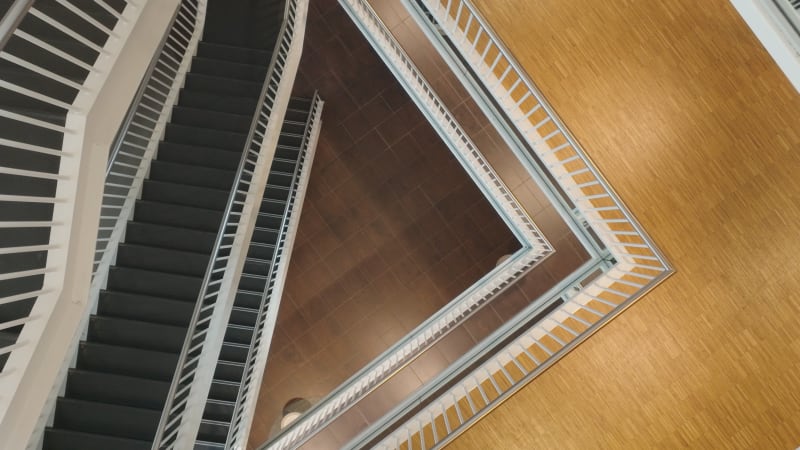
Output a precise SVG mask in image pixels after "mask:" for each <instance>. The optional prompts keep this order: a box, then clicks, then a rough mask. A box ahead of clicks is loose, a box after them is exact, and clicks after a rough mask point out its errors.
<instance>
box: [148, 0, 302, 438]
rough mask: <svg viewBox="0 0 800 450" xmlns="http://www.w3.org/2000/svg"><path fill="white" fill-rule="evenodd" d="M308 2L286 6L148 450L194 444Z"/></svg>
mask: <svg viewBox="0 0 800 450" xmlns="http://www.w3.org/2000/svg"><path fill="white" fill-rule="evenodd" d="M307 9H308V1H307V0H288V1H287V2H286V9H285V12H284V20H283V24H282V25H281V29H280V31H279V33H278V41H277V44H276V46H275V51H274V52H273V53H272V58H271V60H270V62H269V66H268V69H267V73H266V77H265V81H264V85H263V88H262V90H261V94H260V96H259V100H258V103H257V105H259V106H258V110H257V111H255V114H254V117H253V122H252V124H251V127H250V132H249V134H248V137H247V140H246V144H245V148H244V151H243V153H242V159H241V161H240V163H239V168H238V170H237V171H236V176H235V178H234V182H233V189H232V190H231V194H230V196H229V198H228V203H227V205H226V207H225V212H224V214H223V220H222V225H221V227H220V230H219V233H218V234H217V238H216V241H215V244H214V250H213V252H212V256H211V260H210V263H209V265H208V269H207V270H206V274H205V276H204V278H203V283H202V285H201V289H200V295H199V297H198V300H197V304H196V306H195V310H194V313H193V315H192V319H191V322H190V323H189V329H188V332H187V335H186V341H185V343H184V346H183V350H182V351H181V354H180V357H179V359H178V365H177V370H176V372H175V376H174V377H173V380H172V385H171V387H170V390H169V394H168V396H167V400H166V405H165V407H164V412H163V414H162V416H161V421H160V423H159V426H158V431H157V433H156V437H155V440H154V443H153V449H164V448H189V447H191V446H192V445H193V442H194V441H195V438H196V437H197V432H198V428H199V425H200V420H201V416H202V413H203V408H204V406H205V402H206V397H207V396H208V392H209V388H210V386H211V380H212V375H213V372H214V368H215V366H216V362H217V358H218V356H219V351H220V348H221V346H222V340H223V334H224V330H225V324H226V322H227V320H228V317H229V316H230V311H231V308H232V306H233V300H234V296H235V289H236V286H235V282H236V281H237V280H238V279H239V275H240V274H241V271H242V265H243V263H244V257H245V251H246V248H247V245H248V242H249V241H250V238H251V236H252V233H253V227H254V225H255V219H256V214H257V213H258V208H259V205H260V202H261V198H262V196H263V193H264V187H265V184H266V179H267V172H268V171H269V166H270V163H271V159H272V154H274V149H275V146H276V144H277V139H278V135H279V131H280V127H281V125H282V122H283V116H284V114H285V112H286V107H287V105H288V102H289V95H290V92H291V87H292V84H293V83H294V76H295V74H296V71H297V65H298V63H299V57H300V52H301V51H302V43H303V34H304V32H305V20H306V13H307Z"/></svg>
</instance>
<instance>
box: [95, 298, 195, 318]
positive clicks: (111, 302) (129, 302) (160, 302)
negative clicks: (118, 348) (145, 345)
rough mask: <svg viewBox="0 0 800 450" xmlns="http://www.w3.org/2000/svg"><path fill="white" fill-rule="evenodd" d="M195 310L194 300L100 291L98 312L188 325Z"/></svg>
mask: <svg viewBox="0 0 800 450" xmlns="http://www.w3.org/2000/svg"><path fill="white" fill-rule="evenodd" d="M193 312H194V304H193V303H192V302H187V301H180V300H171V299H168V298H160V297H151V296H146V295H137V294H128V293H125V292H111V291H105V290H103V291H100V299H99V301H98V304H97V314H100V315H103V316H107V317H118V318H122V319H129V320H142V321H144V320H147V321H150V322H152V323H160V324H165V325H174V326H181V327H187V326H189V321H190V320H191V317H192V313H193Z"/></svg>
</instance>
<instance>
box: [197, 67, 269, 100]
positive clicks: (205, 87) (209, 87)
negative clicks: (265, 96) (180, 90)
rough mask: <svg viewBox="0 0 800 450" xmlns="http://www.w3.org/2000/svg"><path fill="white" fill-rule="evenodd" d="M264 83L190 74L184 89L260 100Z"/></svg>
mask: <svg viewBox="0 0 800 450" xmlns="http://www.w3.org/2000/svg"><path fill="white" fill-rule="evenodd" d="M262 86H263V83H254V82H252V81H244V80H231V79H228V78H223V77H215V76H213V75H202V74H198V73H189V74H187V75H186V83H185V84H184V89H189V90H192V91H201V92H213V93H216V94H223V95H235V96H239V97H252V98H258V96H259V95H260V94H261V88H262Z"/></svg>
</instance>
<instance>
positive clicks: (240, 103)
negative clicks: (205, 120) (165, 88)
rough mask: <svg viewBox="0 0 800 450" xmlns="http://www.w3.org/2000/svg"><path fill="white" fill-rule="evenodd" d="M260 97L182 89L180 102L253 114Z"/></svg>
mask: <svg viewBox="0 0 800 450" xmlns="http://www.w3.org/2000/svg"><path fill="white" fill-rule="evenodd" d="M256 103H258V98H254V97H252V96H235V95H221V94H216V93H213V92H204V91H198V90H191V89H183V90H181V93H180V96H179V97H178V104H179V105H183V106H188V107H192V108H203V109H205V110H209V111H221V112H228V113H233V114H249V115H252V114H253V113H255V110H256Z"/></svg>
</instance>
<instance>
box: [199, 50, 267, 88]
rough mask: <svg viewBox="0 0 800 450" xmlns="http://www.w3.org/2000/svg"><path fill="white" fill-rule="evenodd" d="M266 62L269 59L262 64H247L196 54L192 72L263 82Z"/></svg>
mask: <svg viewBox="0 0 800 450" xmlns="http://www.w3.org/2000/svg"><path fill="white" fill-rule="evenodd" d="M268 64H269V60H265V61H264V62H263V63H262V64H247V63H240V62H234V61H229V60H226V59H220V58H209V57H206V56H196V57H195V58H194V59H193V60H192V72H194V73H201V74H205V75H213V76H221V77H226V78H236V79H241V80H245V81H252V82H254V83H263V82H264V77H265V76H266V74H267V65H268Z"/></svg>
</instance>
